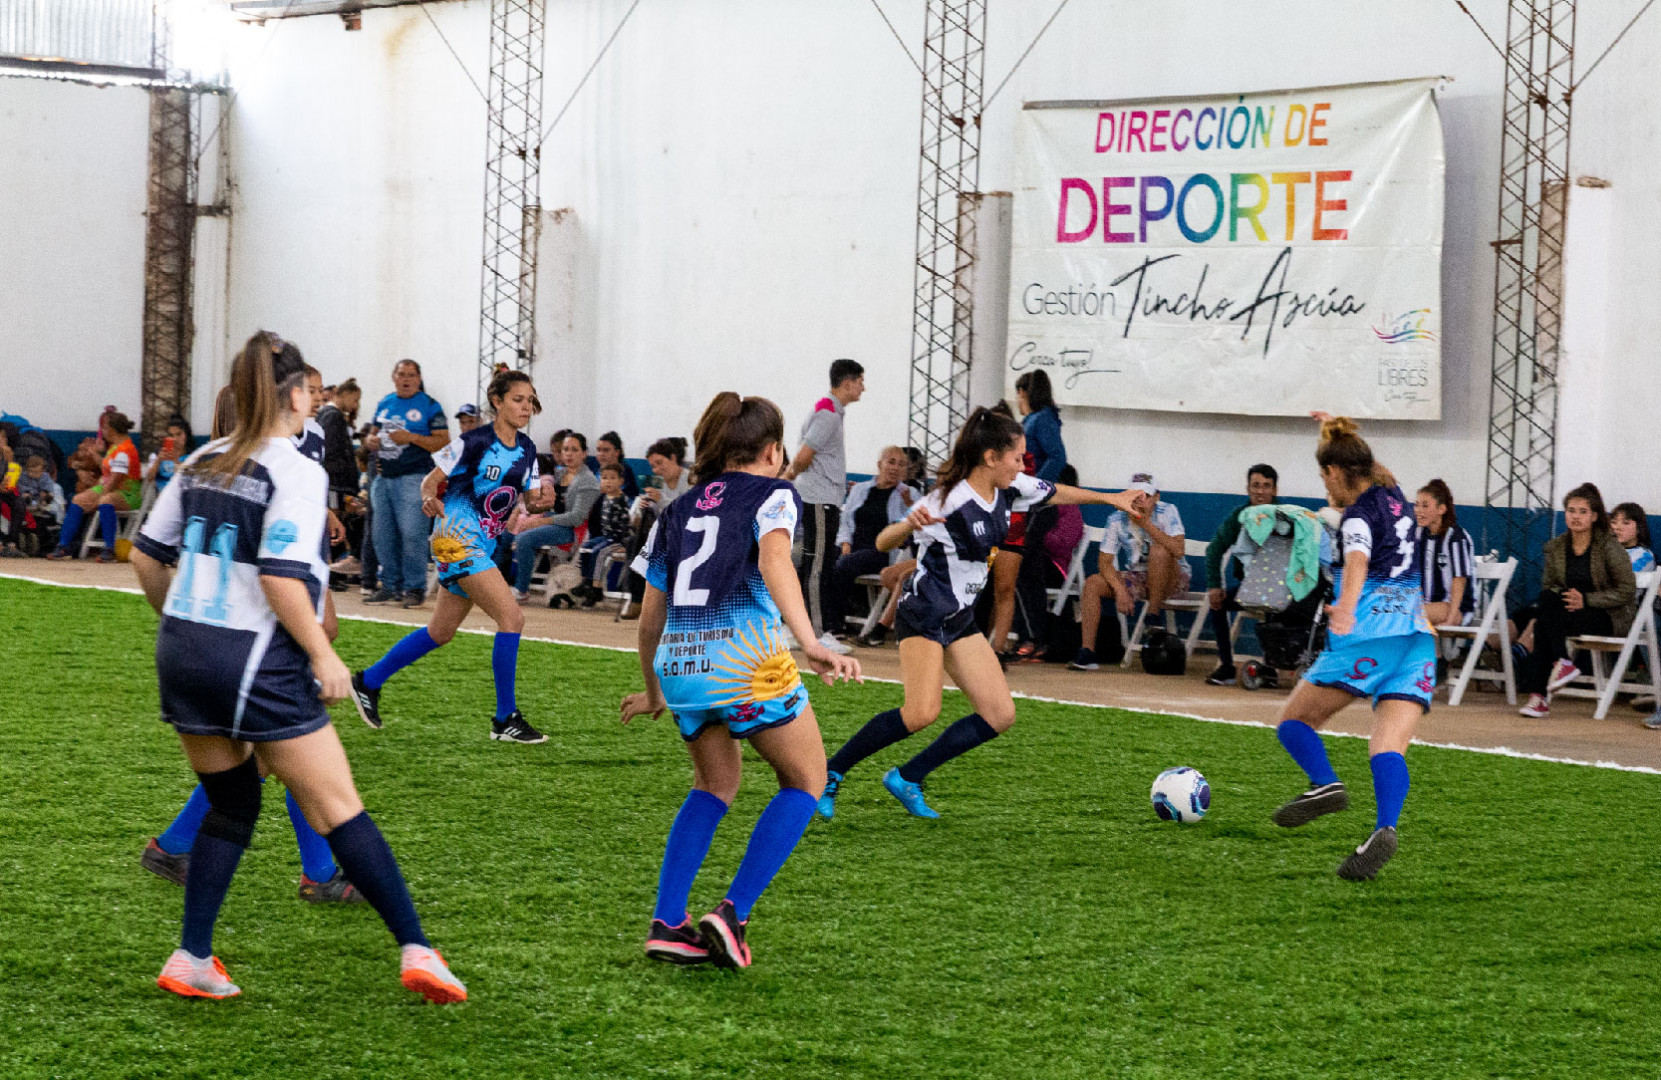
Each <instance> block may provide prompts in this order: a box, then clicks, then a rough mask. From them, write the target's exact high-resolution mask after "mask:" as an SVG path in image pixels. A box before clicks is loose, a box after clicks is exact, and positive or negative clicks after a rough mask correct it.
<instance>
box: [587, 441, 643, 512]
mask: <svg viewBox="0 0 1661 1080" xmlns="http://www.w3.org/2000/svg"><path fill="white" fill-rule="evenodd" d="M594 456H595V458H597V459H598V460H599V462H600V469H601V473H600V479H602V480H604V479H605V471H604V470H605V467H606V466H607V465H617V466H619V467H621V468H622V470H623V494H624V496H626V497H627V498H628V499H630V500H631V501H632V500H633V499H635V498H636V497H637V496H639V494H640V478H639V477H637V476H635V475H634V470H633V469H631V468H629V463H628V462H627V461H625V460H623V436H621V435H619V434H617V432H615V431H608V432H606V433H605V434H604V435H601V436H600V437H599V438H598V439H595V440H594Z"/></svg>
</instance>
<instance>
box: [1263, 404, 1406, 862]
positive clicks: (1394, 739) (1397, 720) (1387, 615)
mask: <svg viewBox="0 0 1661 1080" xmlns="http://www.w3.org/2000/svg"><path fill="white" fill-rule="evenodd" d="M1315 418H1316V419H1317V420H1319V421H1321V442H1320V446H1319V448H1318V449H1317V450H1316V451H1315V461H1316V463H1317V464H1318V465H1320V467H1321V481H1322V483H1324V484H1325V485H1326V491H1327V498H1328V499H1329V500H1330V501H1331V502H1332V505H1334V506H1336V507H1338V508H1339V509H1341V510H1343V511H1344V514H1343V517H1342V519H1341V521H1340V524H1339V552H1340V555H1339V557H1340V559H1341V561H1342V566H1343V570H1342V580H1341V585H1340V589H1339V593H1338V602H1337V603H1336V604H1334V605H1332V606H1331V607H1329V608H1328V609H1327V615H1328V623H1327V631H1328V635H1329V636H1328V641H1327V647H1326V649H1325V650H1324V651H1323V652H1322V653H1321V655H1320V656H1319V657H1317V658H1316V660H1315V663H1314V664H1313V665H1312V666H1311V667H1310V668H1309V670H1308V671H1307V672H1306V673H1305V674H1304V677H1303V679H1302V681H1300V682H1299V683H1298V685H1297V687H1296V688H1295V689H1294V690H1293V691H1292V696H1291V697H1290V698H1288V699H1287V701H1286V707H1285V708H1284V709H1283V710H1282V711H1281V714H1280V716H1281V719H1280V726H1279V728H1278V730H1277V734H1278V735H1279V736H1280V744H1281V745H1282V746H1284V747H1285V748H1286V752H1287V753H1288V754H1290V755H1291V756H1292V760H1293V761H1295V762H1297V763H1298V765H1299V767H1301V768H1302V769H1303V771H1304V772H1305V773H1307V774H1309V783H1310V787H1309V790H1308V791H1305V792H1304V793H1303V794H1302V795H1299V796H1298V797H1297V798H1295V799H1293V800H1292V801H1291V802H1289V803H1287V804H1286V805H1285V806H1282V807H1281V808H1280V809H1279V810H1276V811H1275V813H1274V822H1275V824H1276V825H1280V826H1283V827H1285V828H1295V827H1296V826H1299V825H1306V824H1308V823H1309V822H1311V821H1314V820H1315V819H1316V818H1318V817H1320V816H1321V815H1322V814H1331V813H1334V812H1336V811H1339V810H1345V809H1348V808H1349V805H1350V797H1349V793H1348V792H1347V791H1345V790H1344V785H1343V783H1342V782H1341V781H1340V780H1339V779H1338V774H1337V773H1336V772H1334V771H1333V769H1332V763H1331V762H1330V761H1328V760H1327V753H1326V746H1325V745H1324V744H1323V743H1322V742H1321V737H1320V736H1319V735H1317V734H1316V731H1317V730H1319V729H1320V728H1322V727H1324V726H1325V725H1326V723H1327V721H1329V720H1331V719H1332V717H1333V716H1334V715H1336V714H1337V712H1338V711H1339V710H1340V709H1342V708H1343V707H1344V706H1346V705H1348V704H1349V703H1350V702H1351V701H1353V700H1354V699H1356V698H1361V697H1370V698H1372V701H1373V734H1372V738H1371V740H1369V743H1368V747H1367V749H1368V752H1369V753H1370V754H1371V764H1372V773H1373V792H1374V794H1375V795H1376V797H1377V799H1378V819H1377V822H1376V823H1375V825H1374V828H1373V832H1372V834H1371V835H1370V836H1368V837H1367V839H1366V841H1365V842H1363V843H1362V845H1361V846H1360V847H1358V848H1356V849H1355V853H1354V854H1353V855H1350V856H1349V857H1348V858H1346V859H1345V860H1344V861H1343V862H1342V863H1340V864H1339V866H1338V876H1339V877H1341V878H1347V879H1348V880H1350V881H1363V880H1367V879H1370V878H1373V877H1376V876H1377V875H1378V872H1379V870H1380V869H1381V868H1382V867H1383V866H1384V864H1385V863H1387V862H1389V861H1390V857H1391V856H1392V855H1394V854H1395V853H1396V822H1397V820H1398V819H1399V818H1400V817H1401V808H1402V803H1403V802H1405V801H1406V799H1407V785H1408V780H1407V760H1406V758H1404V757H1403V756H1402V755H1403V754H1404V753H1405V752H1406V750H1407V744H1408V743H1409V742H1410V741H1412V738H1413V729H1414V728H1415V727H1416V726H1417V725H1418V723H1419V717H1421V716H1423V715H1424V714H1425V713H1427V712H1429V711H1430V698H1431V695H1432V694H1433V693H1435V691H1436V638H1435V636H1434V635H1433V634H1432V633H1431V630H1430V623H1429V621H1428V620H1427V619H1426V618H1425V609H1424V596H1423V593H1422V592H1421V590H1420V582H1419V576H1420V569H1419V560H1418V550H1417V548H1416V547H1415V545H1414V543H1413V524H1414V523H1413V504H1412V503H1411V502H1409V501H1408V499H1407V496H1405V495H1403V494H1402V492H1401V488H1399V487H1397V486H1396V482H1395V479H1394V478H1393V477H1391V475H1390V473H1389V471H1388V470H1386V469H1385V468H1384V467H1383V466H1382V465H1380V464H1379V463H1378V462H1377V461H1376V460H1374V458H1373V451H1372V448H1371V447H1369V446H1368V445H1367V444H1366V442H1365V441H1364V440H1363V439H1362V438H1361V436H1360V435H1359V434H1358V429H1357V427H1356V425H1355V421H1353V420H1351V419H1349V418H1348V417H1346V416H1340V417H1336V418H1335V417H1331V416H1328V415H1327V414H1325V413H1316V414H1315Z"/></svg>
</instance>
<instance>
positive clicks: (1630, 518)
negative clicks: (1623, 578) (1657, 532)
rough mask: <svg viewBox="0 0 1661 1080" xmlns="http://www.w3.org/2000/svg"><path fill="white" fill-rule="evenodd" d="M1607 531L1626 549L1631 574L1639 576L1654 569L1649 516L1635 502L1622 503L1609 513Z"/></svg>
mask: <svg viewBox="0 0 1661 1080" xmlns="http://www.w3.org/2000/svg"><path fill="white" fill-rule="evenodd" d="M1609 531H1610V532H1611V533H1613V534H1614V535H1615V539H1616V540H1619V541H1620V542H1621V547H1623V548H1625V549H1626V557H1627V558H1628V559H1630V560H1632V572H1633V573H1634V574H1641V573H1643V572H1644V571H1645V570H1653V569H1655V552H1653V551H1651V550H1650V539H1649V516H1648V515H1647V514H1645V513H1644V508H1643V507H1642V506H1639V505H1638V504H1637V503H1635V502H1624V503H1621V504H1620V505H1619V506H1617V507H1615V509H1613V510H1611V511H1609Z"/></svg>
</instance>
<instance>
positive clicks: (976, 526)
mask: <svg viewBox="0 0 1661 1080" xmlns="http://www.w3.org/2000/svg"><path fill="white" fill-rule="evenodd" d="M969 528H970V529H971V530H972V531H973V532H974V534H975V536H977V537H979V538H980V539H983V540H984V539H985V538H986V522H984V521H977V522H974V523H973V524H971V525H970V526H969Z"/></svg>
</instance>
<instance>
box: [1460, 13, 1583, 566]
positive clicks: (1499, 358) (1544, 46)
mask: <svg viewBox="0 0 1661 1080" xmlns="http://www.w3.org/2000/svg"><path fill="white" fill-rule="evenodd" d="M1575 2H1576V0H1510V4H1509V9H1508V11H1507V15H1506V32H1505V96H1504V112H1503V117H1502V120H1501V128H1500V132H1501V135H1500V197H1499V228H1498V231H1497V239H1496V240H1495V241H1494V251H1495V272H1494V349H1493V382H1492V388H1491V396H1490V400H1489V421H1488V472H1487V477H1488V479H1487V488H1486V491H1485V497H1484V505H1485V512H1484V514H1483V536H1482V543H1483V546H1484V547H1485V548H1493V549H1496V550H1498V551H1499V552H1500V553H1501V554H1502V555H1515V556H1516V557H1517V558H1518V559H1519V560H1520V562H1521V565H1520V566H1519V568H1518V569H1519V573H1518V574H1517V575H1516V578H1515V579H1514V580H1517V581H1519V582H1525V581H1538V580H1539V574H1538V570H1539V565H1538V564H1539V560H1538V558H1537V556H1536V555H1534V554H1533V553H1535V552H1538V551H1539V549H1540V543H1541V542H1542V541H1543V540H1544V539H1545V537H1546V536H1547V535H1549V534H1550V533H1551V532H1552V531H1553V525H1554V522H1555V516H1554V511H1553V494H1554V492H1553V487H1554V484H1555V480H1556V460H1557V389H1558V386H1557V374H1558V359H1559V344H1560V338H1561V330H1562V320H1563V236H1564V223H1565V214H1566V211H1567V209H1568V193H1569V122H1570V106H1571V104H1572V101H1573V96H1574V95H1573V87H1574V41H1575Z"/></svg>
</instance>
